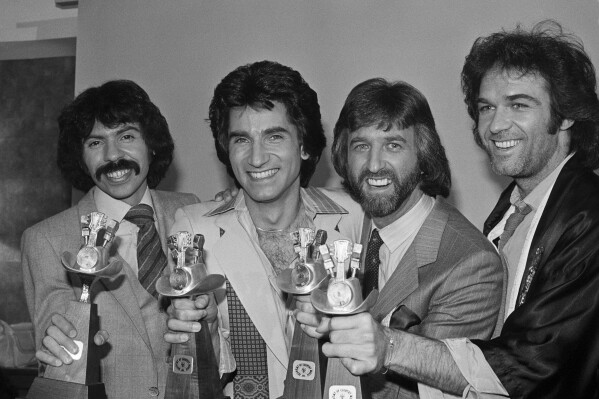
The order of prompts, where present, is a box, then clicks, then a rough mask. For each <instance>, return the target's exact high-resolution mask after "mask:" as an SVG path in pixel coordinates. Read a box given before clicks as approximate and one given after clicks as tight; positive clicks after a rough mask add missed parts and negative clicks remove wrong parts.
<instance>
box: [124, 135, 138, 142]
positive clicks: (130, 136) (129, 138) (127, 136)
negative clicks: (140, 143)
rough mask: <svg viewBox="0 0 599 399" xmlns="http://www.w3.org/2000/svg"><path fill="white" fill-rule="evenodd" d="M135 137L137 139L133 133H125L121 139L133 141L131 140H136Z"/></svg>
mask: <svg viewBox="0 0 599 399" xmlns="http://www.w3.org/2000/svg"><path fill="white" fill-rule="evenodd" d="M134 139H135V136H134V135H132V134H123V135H122V136H121V140H124V141H131V140H134Z"/></svg>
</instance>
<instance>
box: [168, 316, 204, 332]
mask: <svg viewBox="0 0 599 399" xmlns="http://www.w3.org/2000/svg"><path fill="white" fill-rule="evenodd" d="M166 326H167V327H168V329H169V330H171V331H172V332H175V333H179V332H184V333H185V332H188V333H196V332H198V331H200V330H201V329H202V325H201V324H200V323H199V322H197V321H184V320H179V319H168V321H167V322H166ZM185 335H187V334H185Z"/></svg>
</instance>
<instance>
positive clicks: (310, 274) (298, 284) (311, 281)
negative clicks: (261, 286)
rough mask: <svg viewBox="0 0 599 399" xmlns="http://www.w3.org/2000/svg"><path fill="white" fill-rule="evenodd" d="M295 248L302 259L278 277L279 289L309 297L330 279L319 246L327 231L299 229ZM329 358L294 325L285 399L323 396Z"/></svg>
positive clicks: (312, 340) (310, 338)
mask: <svg viewBox="0 0 599 399" xmlns="http://www.w3.org/2000/svg"><path fill="white" fill-rule="evenodd" d="M293 238H294V247H295V250H296V252H297V253H298V254H299V260H298V261H297V262H296V263H295V265H294V266H293V267H291V268H289V269H286V270H284V271H282V272H281V273H280V274H279V275H278V276H277V286H278V287H279V288H280V289H281V290H282V291H285V292H287V293H289V294H294V295H308V294H310V292H312V291H313V290H314V289H316V288H317V287H318V286H319V285H320V284H321V283H322V282H323V281H324V280H326V278H327V277H328V274H327V271H326V270H325V269H324V267H323V264H322V261H321V260H320V253H319V247H320V245H322V244H324V243H325V242H326V240H327V233H326V231H324V230H318V231H317V232H316V234H314V230H312V229H309V228H300V229H299V230H298V231H297V232H294V233H293ZM326 360H327V359H326V357H324V356H321V352H320V345H319V340H317V339H316V338H312V337H310V336H309V335H307V334H306V333H304V332H303V331H302V329H301V327H300V324H299V323H298V322H297V321H296V322H295V330H294V333H293V339H292V343H291V351H290V353H289V364H288V366H287V377H286V379H285V391H284V394H283V397H285V398H286V399H303V398H305V399H312V398H318V397H321V396H322V389H323V382H324V375H323V372H324V370H325V369H326Z"/></svg>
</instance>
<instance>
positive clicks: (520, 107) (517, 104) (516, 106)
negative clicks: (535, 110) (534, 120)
mask: <svg viewBox="0 0 599 399" xmlns="http://www.w3.org/2000/svg"><path fill="white" fill-rule="evenodd" d="M512 108H514V109H524V108H528V105H526V104H522V103H515V104H512Z"/></svg>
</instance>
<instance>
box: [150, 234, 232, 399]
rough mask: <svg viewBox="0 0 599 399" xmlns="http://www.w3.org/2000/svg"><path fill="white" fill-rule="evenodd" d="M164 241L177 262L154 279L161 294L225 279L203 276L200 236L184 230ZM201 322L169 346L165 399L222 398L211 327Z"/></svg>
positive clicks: (189, 291) (181, 294) (180, 294)
mask: <svg viewBox="0 0 599 399" xmlns="http://www.w3.org/2000/svg"><path fill="white" fill-rule="evenodd" d="M167 243H168V247H169V250H170V253H171V256H172V257H173V259H175V261H176V265H175V267H174V269H173V270H172V271H171V273H170V275H169V276H162V277H160V278H159V279H158V281H156V291H158V292H159V293H160V294H161V295H164V296H166V297H169V298H187V297H193V296H195V295H200V294H208V293H210V292H212V291H214V290H216V289H218V288H220V287H222V286H223V284H224V283H225V278H224V277H223V276H221V275H220V274H209V275H206V271H205V270H206V266H205V265H204V255H203V247H204V236H203V235H201V234H196V235H195V236H193V237H192V235H191V233H189V232H187V231H179V232H177V233H176V234H173V235H171V236H169V237H168V240H167ZM200 324H201V326H202V328H201V330H200V331H199V332H197V333H195V334H191V336H190V338H189V340H188V341H187V342H184V343H180V344H173V345H172V346H171V357H172V367H169V370H168V374H167V380H166V392H165V398H166V399H176V398H200V399H213V398H216V399H218V398H222V397H223V393H222V386H221V382H220V377H219V373H218V360H217V359H216V357H215V354H214V348H213V347H212V339H211V336H210V329H209V328H208V323H207V322H206V321H205V320H201V321H200Z"/></svg>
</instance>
